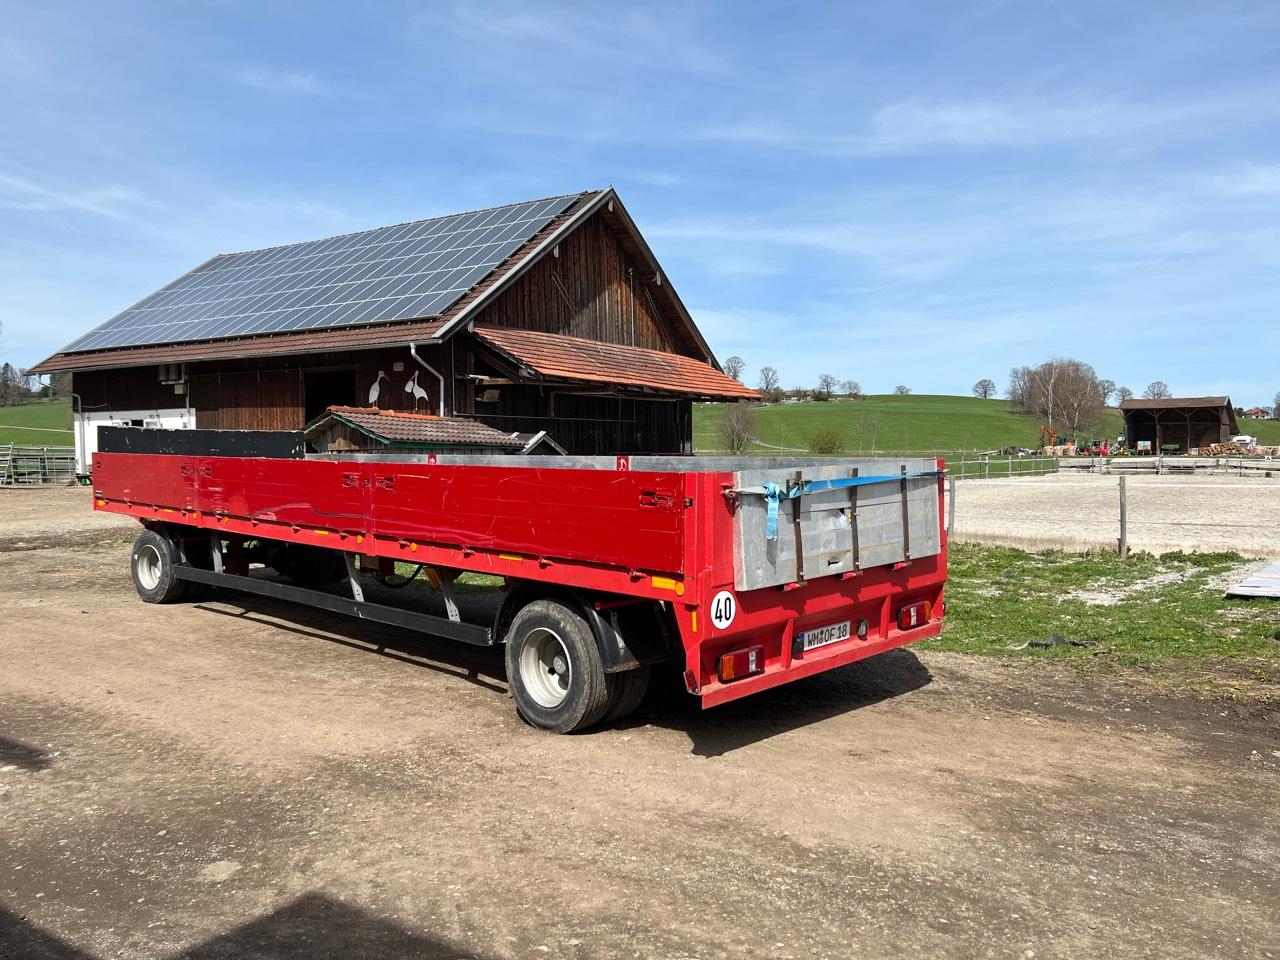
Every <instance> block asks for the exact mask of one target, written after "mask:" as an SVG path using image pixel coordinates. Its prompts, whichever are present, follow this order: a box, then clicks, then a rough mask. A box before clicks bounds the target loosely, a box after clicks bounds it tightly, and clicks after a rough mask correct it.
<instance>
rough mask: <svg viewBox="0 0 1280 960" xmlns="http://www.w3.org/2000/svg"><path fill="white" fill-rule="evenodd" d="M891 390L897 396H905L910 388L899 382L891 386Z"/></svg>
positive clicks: (909, 391)
mask: <svg viewBox="0 0 1280 960" xmlns="http://www.w3.org/2000/svg"><path fill="white" fill-rule="evenodd" d="M893 392H894V393H895V394H896V395H897V396H899V397H905V396H907V395H908V394H910V393H911V388H910V387H908V386H907V385H906V384H903V383H900V384H898V385H897V386H896V387H894V388H893Z"/></svg>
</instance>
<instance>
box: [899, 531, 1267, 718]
mask: <svg viewBox="0 0 1280 960" xmlns="http://www.w3.org/2000/svg"><path fill="white" fill-rule="evenodd" d="M1246 563H1247V561H1244V560H1243V559H1242V558H1241V557H1239V556H1237V555H1235V554H1233V553H1202V554H1197V553H1191V554H1184V553H1167V554H1164V555H1163V556H1159V557H1156V556H1152V555H1151V554H1143V553H1140V554H1134V555H1131V556H1129V557H1128V558H1125V559H1121V558H1120V557H1119V556H1117V555H1116V554H1114V553H1084V554H1080V553H1062V552H1058V551H1050V552H1047V553H1026V552H1024V551H1021V550H1014V549H1010V548H1006V547H986V546H978V545H975V544H965V543H956V544H952V545H951V549H950V570H949V574H950V576H949V579H948V583H947V617H946V623H945V626H944V628H943V632H942V636H940V637H938V638H936V639H933V640H927V641H925V642H924V644H922V646H925V647H928V648H932V649H936V650H950V651H954V652H958V653H977V654H984V655H987V656H1007V657H1050V658H1053V659H1066V660H1071V661H1075V662H1077V663H1079V664H1081V665H1084V664H1089V665H1094V666H1108V665H1109V666H1115V667H1139V668H1141V667H1147V666H1155V665H1162V666H1163V667H1164V668H1165V669H1163V670H1162V675H1163V676H1164V677H1165V678H1166V679H1169V680H1172V681H1175V682H1177V683H1178V684H1180V685H1187V686H1192V687H1205V688H1206V689H1207V688H1208V687H1218V686H1220V682H1221V681H1222V679H1223V678H1224V677H1229V676H1235V677H1237V678H1241V679H1242V680H1255V681H1262V682H1267V683H1272V684H1274V683H1275V682H1276V681H1277V680H1280V642H1277V639H1276V638H1277V635H1278V634H1280V607H1278V606H1277V605H1276V604H1275V602H1273V601H1270V602H1269V601H1265V600H1237V599H1232V600H1228V599H1226V598H1224V597H1223V591H1224V590H1225V585H1226V583H1227V582H1228V581H1234V580H1235V579H1237V578H1238V576H1239V570H1240V568H1241V566H1242V564H1246ZM1054 635H1056V636H1059V637H1062V638H1063V639H1064V640H1066V641H1068V642H1067V643H1066V644H1062V645H1057V646H1050V647H1044V648H1040V647H1032V646H1028V645H1027V642H1028V641H1032V640H1043V639H1044V638H1045V637H1048V636H1054ZM1223 661H1239V662H1240V663H1241V665H1242V666H1243V667H1244V669H1228V670H1225V671H1224V670H1223V669H1221V668H1220V667H1219V666H1218V665H1219V664H1221V663H1222V662H1223ZM1206 685H1207V686H1206ZM1209 692H1219V693H1221V692H1224V691H1223V690H1221V689H1217V690H1216V691H1214V690H1211V691H1209ZM1226 692H1229V691H1226Z"/></svg>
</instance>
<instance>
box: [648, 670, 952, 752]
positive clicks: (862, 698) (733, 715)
mask: <svg viewBox="0 0 1280 960" xmlns="http://www.w3.org/2000/svg"><path fill="white" fill-rule="evenodd" d="M932 680H933V676H932V675H931V674H930V673H929V670H928V668H927V667H926V666H925V665H924V664H923V663H921V662H920V658H919V657H917V656H916V655H915V654H914V653H912V652H911V651H910V650H890V651H888V652H887V653H882V654H880V655H879V656H875V657H870V658H868V659H866V660H860V661H858V662H857V663H851V664H849V665H848V666H846V667H840V668H838V669H835V670H832V671H830V672H829V673H823V674H819V675H818V676H816V677H809V678H807V679H804V680H797V681H796V682H794V683H788V684H785V685H783V686H781V687H775V688H773V689H772V690H766V691H765V692H764V693H758V694H753V695H752V696H749V697H744V698H743V699H742V700H735V701H733V702H731V703H726V704H724V705H722V706H719V707H713V708H712V709H710V710H705V711H704V710H701V709H700V708H699V706H698V702H697V700H695V699H694V698H693V697H690V696H689V695H688V694H686V693H685V692H684V689H683V684H682V683H681V682H680V681H679V679H678V678H676V677H672V676H666V675H664V676H662V677H661V678H659V677H656V676H655V686H654V689H653V690H652V691H651V693H650V696H649V698H648V699H647V701H646V703H645V704H644V705H643V706H642V707H641V709H640V711H638V712H637V713H636V715H635V716H634V717H633V718H632V719H631V721H630V723H632V724H636V725H640V724H645V723H651V724H653V725H655V726H659V727H664V728H667V729H671V730H680V731H683V732H684V733H686V734H688V736H689V739H690V740H691V741H692V744H693V753H694V754H696V755H697V756H700V757H719V756H723V755H724V754H726V753H729V752H731V751H733V750H738V749H741V748H742V747H746V746H750V745H751V744H755V743H760V742H762V741H764V740H768V739H770V738H771V737H776V736H778V735H779V734H783V733H790V732H791V731H793V730H799V729H801V728H803V727H807V726H809V725H810V724H814V723H819V722H821V721H823V720H829V719H830V718H832V717H836V716H840V715H841V714H846V713H851V712H853V711H855V710H860V709H862V708H863V707H868V706H871V705H872V704H876V703H881V702H883V701H885V700H891V699H893V698H894V697H900V696H902V695H904V694H907V693H911V692H912V691H914V690H919V689H920V688H922V687H925V686H927V685H928V684H929V683H931V682H932Z"/></svg>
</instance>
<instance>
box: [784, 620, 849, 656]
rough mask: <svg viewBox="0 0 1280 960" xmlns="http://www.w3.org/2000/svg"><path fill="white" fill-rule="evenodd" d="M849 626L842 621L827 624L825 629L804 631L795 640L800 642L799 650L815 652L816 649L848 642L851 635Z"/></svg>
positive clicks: (847, 621) (845, 621) (816, 628)
mask: <svg viewBox="0 0 1280 960" xmlns="http://www.w3.org/2000/svg"><path fill="white" fill-rule="evenodd" d="M850 626H851V621H849V620H844V621H841V622H840V623H829V624H827V625H826V626H825V627H814V628H813V629H812V630H805V631H804V632H803V633H801V634H800V636H799V637H798V638H797V639H798V640H799V641H800V649H801V650H816V649H817V648H818V647H825V646H827V644H830V643H839V642H840V641H841V640H848V639H849V637H850V636H852V634H853V631H852V630H851V629H850Z"/></svg>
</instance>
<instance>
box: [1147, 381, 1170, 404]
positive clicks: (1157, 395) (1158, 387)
mask: <svg viewBox="0 0 1280 960" xmlns="http://www.w3.org/2000/svg"><path fill="white" fill-rule="evenodd" d="M1142 395H1143V396H1144V397H1145V398H1146V399H1148V400H1168V399H1169V398H1170V397H1172V396H1173V393H1172V392H1171V391H1170V390H1169V385H1168V384H1167V383H1165V382H1164V381H1163V380H1152V381H1151V382H1150V383H1148V384H1147V389H1145V390H1143V391H1142Z"/></svg>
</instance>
